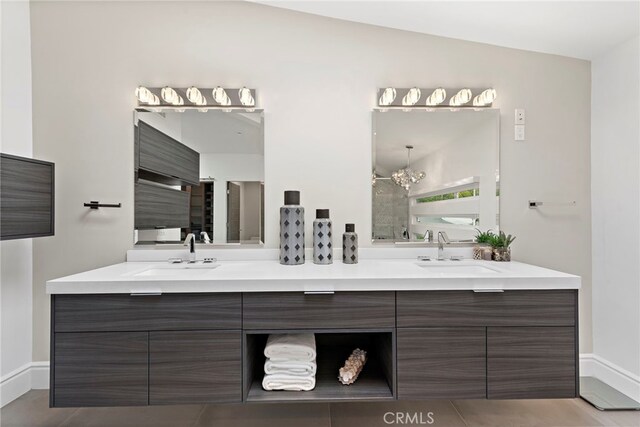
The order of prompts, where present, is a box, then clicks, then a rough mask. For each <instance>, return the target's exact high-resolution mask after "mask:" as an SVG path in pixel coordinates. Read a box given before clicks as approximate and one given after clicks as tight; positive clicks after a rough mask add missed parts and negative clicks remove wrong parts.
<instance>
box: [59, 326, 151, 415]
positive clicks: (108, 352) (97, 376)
mask: <svg viewBox="0 0 640 427" xmlns="http://www.w3.org/2000/svg"><path fill="white" fill-rule="evenodd" d="M148 345H149V344H148V333H147V332H124V333H123V332H98V333H62V334H60V333H57V334H55V340H54V346H53V354H52V361H54V363H53V364H52V372H51V376H52V378H53V379H54V382H53V390H52V393H53V396H52V399H51V404H52V406H53V407H69V406H129V405H135V406H140V405H147V404H148V396H149V395H148V390H149V389H148V380H149V376H148V372H149V363H148V361H149V352H148Z"/></svg>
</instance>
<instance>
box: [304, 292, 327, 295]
mask: <svg viewBox="0 0 640 427" xmlns="http://www.w3.org/2000/svg"><path fill="white" fill-rule="evenodd" d="M304 294H305V295H333V294H335V292H334V291H304Z"/></svg>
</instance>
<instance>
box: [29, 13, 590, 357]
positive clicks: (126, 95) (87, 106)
mask: <svg viewBox="0 0 640 427" xmlns="http://www.w3.org/2000/svg"><path fill="white" fill-rule="evenodd" d="M31 12H32V14H31V18H32V21H31V24H32V53H33V90H34V93H35V94H37V96H35V97H34V112H33V114H34V152H35V154H36V155H39V156H43V157H45V156H46V157H50V158H51V160H54V161H56V167H57V170H58V176H57V184H58V185H57V187H58V188H57V190H58V191H57V194H56V196H57V203H56V206H57V209H56V217H57V219H58V222H57V230H56V236H55V238H52V239H47V240H37V241H35V242H34V259H35V262H36V263H37V264H38V268H37V269H36V271H35V273H34V353H35V356H34V357H35V359H36V360H47V359H48V357H49V351H48V332H49V298H48V297H47V296H46V294H45V281H46V280H47V279H51V278H54V277H59V276H62V275H65V274H69V273H75V272H79V271H82V270H87V269H90V268H94V267H99V266H103V265H107V264H110V263H114V262H120V261H123V260H124V259H125V258H124V257H125V251H126V250H127V249H128V248H130V247H131V244H132V229H133V180H132V176H133V153H132V150H133V142H132V141H133V134H132V126H131V111H132V109H133V107H134V105H135V98H134V90H135V88H136V86H138V85H139V84H146V85H149V86H156V87H157V86H162V85H165V84H171V85H175V86H181V87H187V86H189V85H192V84H194V85H200V86H202V87H211V86H215V85H218V84H220V85H223V86H226V87H241V86H242V85H246V86H248V87H254V88H256V89H257V90H258V92H257V102H258V105H259V107H261V108H264V109H265V171H264V172H265V175H264V176H265V212H266V218H265V229H266V230H265V231H266V246H267V247H270V248H275V247H277V245H278V239H277V236H278V219H277V218H278V207H279V206H281V205H282V202H283V196H282V194H283V191H284V190H287V189H298V190H301V192H302V203H303V205H304V206H305V208H306V209H307V212H310V213H311V212H314V210H315V209H316V208H330V209H331V215H332V219H333V221H334V224H335V225H336V227H337V228H338V229H341V228H342V227H343V225H341V224H344V223H345V222H354V223H356V226H357V229H358V230H359V231H360V233H361V235H362V236H368V235H370V233H371V110H372V108H373V107H374V105H375V101H376V89H377V88H379V87H386V86H390V85H393V86H398V87H408V86H412V85H417V86H420V87H436V86H443V87H461V86H469V87H489V86H492V87H495V88H496V90H497V91H498V100H497V102H496V103H495V106H496V107H497V108H500V109H501V115H502V120H501V135H502V150H501V159H502V169H501V178H502V181H501V196H502V205H501V219H502V221H501V226H502V227H503V228H504V229H505V231H507V232H509V233H512V234H515V235H517V236H518V239H517V240H516V242H515V244H514V258H515V259H517V260H521V261H526V262H531V263H533V264H538V265H543V266H546V267H550V268H556V269H560V270H564V271H567V272H570V273H576V274H580V275H581V276H583V278H584V282H583V284H584V287H583V290H582V291H581V298H580V301H581V303H580V309H581V327H580V333H581V348H582V351H583V352H584V351H586V352H588V351H590V350H591V341H590V336H591V315H590V307H591V300H590V292H591V291H590V276H591V267H590V260H591V248H590V241H591V227H590V183H589V168H590V163H589V138H590V125H589V120H590V65H589V63H588V62H586V61H581V60H576V59H570V58H564V57H560V56H553V55H545V54H539V53H532V52H525V51H519V50H514V49H507V48H500V47H494V46H489V45H483V44H478V43H472V42H465V41H459V40H452V39H446V38H440V37H433V36H428V35H423V34H415V33H410V32H403V31H397V30H391V29H384V28H379V27H374V26H368V25H363V24H356V23H350V22H343V21H338V20H332V19H328V18H322V17H317V16H310V15H305V14H300V13H297V12H291V11H286V10H281V9H276V8H270V7H268V6H263V5H258V4H249V3H244V2H177V1H176V2H59V3H57V2H35V3H33V4H32V6H31ZM194 17H196V19H194ZM166 22H171V25H165V23H166ZM114 29H117V30H114ZM247 29H250V31H247ZM516 107H522V108H525V109H526V110H527V141H525V142H518V143H515V142H513V140H512V136H513V110H514V109H515V108H516ZM534 198H535V199H542V200H545V199H547V200H550V199H575V200H577V206H576V207H572V208H565V209H561V210H559V211H547V212H543V211H533V210H530V209H529V208H528V207H527V201H528V200H529V199H534ZM87 200H105V201H114V202H122V204H123V208H122V209H112V210H106V209H105V210H99V211H95V212H87V211H88V210H87V209H84V208H83V207H82V202H83V201H87ZM309 219H311V217H309ZM308 222H309V227H311V221H308ZM308 238H309V240H310V239H311V233H310V232H308ZM362 245H364V246H367V245H370V243H369V242H368V241H367V239H363V242H362Z"/></svg>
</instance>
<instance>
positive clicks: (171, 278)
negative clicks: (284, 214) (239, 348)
mask: <svg viewBox="0 0 640 427" xmlns="http://www.w3.org/2000/svg"><path fill="white" fill-rule="evenodd" d="M215 265H216V266H217V267H216V268H213V269H202V268H203V267H205V265H203V264H202V263H201V262H200V263H197V264H195V268H194V269H191V268H189V267H187V269H189V270H196V269H200V271H189V272H186V273H185V272H184V270H183V271H179V270H176V271H175V272H173V271H172V272H168V271H167V270H166V269H169V268H176V267H177V268H184V267H185V266H187V264H177V265H176V264H169V263H167V262H125V263H121V264H115V265H110V266H108V267H104V268H99V269H96V270H91V271H86V272H84V273H79V274H74V275H72V276H67V277H62V278H60V279H55V280H50V281H48V282H47V293H49V294H113V293H125V294H126V293H157V292H161V293H179V292H182V293H184V292H291V291H299V292H302V291H304V292H309V291H311V292H316V291H336V292H338V291H403V290H434V291H435V290H500V289H502V290H518V289H520V290H522V289H579V288H580V284H581V280H580V277H578V276H575V275H572V274H567V273H561V272H558V271H554V270H549V269H546V268H542V267H536V266H533V265H529V264H523V263H520V262H493V261H473V260H463V261H417V260H416V259H364V260H360V263H358V264H355V265H348V264H343V263H342V262H336V263H334V264H331V265H316V264H313V263H312V262H311V261H307V263H306V264H304V265H298V266H284V265H280V264H279V263H278V261H276V260H252V261H220V262H218V263H217V264H215ZM178 266H180V267H178ZM189 266H193V265H189ZM209 266H210V265H209ZM421 266H426V268H423V267H421ZM152 270H153V271H152ZM158 270H162V271H158Z"/></svg>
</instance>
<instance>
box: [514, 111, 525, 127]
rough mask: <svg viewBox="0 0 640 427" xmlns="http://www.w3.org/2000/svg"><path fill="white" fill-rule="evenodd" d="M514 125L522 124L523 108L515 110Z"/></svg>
mask: <svg viewBox="0 0 640 427" xmlns="http://www.w3.org/2000/svg"><path fill="white" fill-rule="evenodd" d="M515 124H517V125H523V124H524V108H516V116H515Z"/></svg>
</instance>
